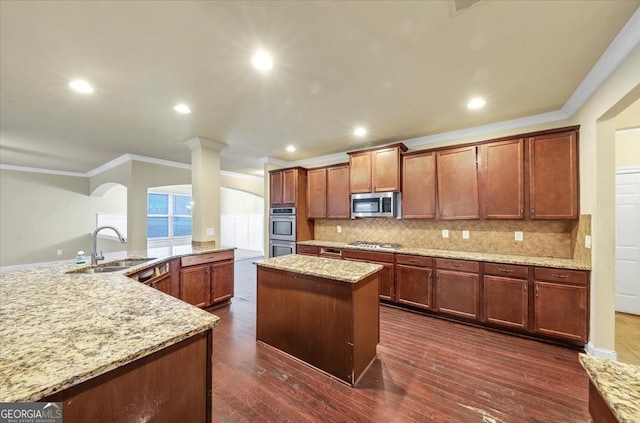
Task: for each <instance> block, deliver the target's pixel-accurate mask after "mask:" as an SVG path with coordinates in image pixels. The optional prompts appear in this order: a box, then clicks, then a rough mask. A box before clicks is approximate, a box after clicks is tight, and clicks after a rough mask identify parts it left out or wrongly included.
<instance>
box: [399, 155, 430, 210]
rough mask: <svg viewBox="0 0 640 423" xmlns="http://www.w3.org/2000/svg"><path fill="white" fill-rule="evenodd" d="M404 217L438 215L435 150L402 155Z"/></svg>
mask: <svg viewBox="0 0 640 423" xmlns="http://www.w3.org/2000/svg"><path fill="white" fill-rule="evenodd" d="M402 217H403V218H405V219H408V218H409V219H411V218H413V219H434V218H435V217H436V156H435V153H433V152H420V153H417V154H415V153H410V154H405V155H404V156H403V157H402Z"/></svg>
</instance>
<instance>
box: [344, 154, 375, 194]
mask: <svg viewBox="0 0 640 423" xmlns="http://www.w3.org/2000/svg"><path fill="white" fill-rule="evenodd" d="M349 191H350V192H351V194H358V193H362V192H371V152H370V151H365V152H361V153H353V154H351V155H349Z"/></svg>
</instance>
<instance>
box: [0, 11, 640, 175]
mask: <svg viewBox="0 0 640 423" xmlns="http://www.w3.org/2000/svg"><path fill="white" fill-rule="evenodd" d="M639 6H640V0H626V1H616V0H605V1H597V0H585V1H580V0H576V1H489V0H485V1H481V2H480V3H477V4H476V5H474V6H472V7H471V8H470V9H468V10H466V11H465V12H463V13H460V14H458V15H456V16H452V13H450V8H449V2H447V1H342V2H337V1H336V2H333V1H322V2H311V1H296V2H286V1H280V2H261V1H251V2H240V1H236V2H224V1H215V2H214V1H210V2H205V1H157V2H151V1H149V2H142V1H130V2H124V1H103V2H93V1H92V2H88V1H85V2H80V1H67V2H60V1H38V2H35V1H2V2H0V153H1V156H0V162H1V163H2V164H9V165H17V166H27V167H37V168H46V169H54V170H63V171H72V172H87V171H89V170H91V169H94V168H96V167H98V166H100V165H102V164H104V163H106V162H108V161H110V160H113V159H115V158H116V157H119V156H121V155H122V154H126V153H131V154H136V155H142V156H148V157H154V158H159V159H165V160H173V161H178V162H183V163H189V162H190V151H189V149H188V148H187V147H186V146H185V145H184V144H183V142H184V141H186V140H189V139H191V138H194V137H201V138H205V139H209V140H213V141H220V142H223V143H226V144H227V145H228V147H226V148H225V149H224V150H223V151H222V156H223V161H222V167H223V169H224V170H230V171H237V172H244V173H256V171H259V170H261V168H262V165H261V164H260V162H259V158H260V157H264V156H272V157H277V158H279V159H281V160H287V161H290V160H300V159H305V158H309V157H316V156H320V155H326V154H332V153H336V152H342V151H346V150H353V149H356V148H360V147H365V146H370V145H376V144H383V143H387V142H390V141H396V140H406V139H409V138H413V137H417V136H422V135H429V134H435V133H442V132H445V131H451V130H456V129H462V128H469V127H473V126H477V125H482V124H487V123H491V122H499V121H504V120H508V119H514V118H519V117H525V116H531V115H535V114H539V113H544V112H549V111H554V110H558V109H560V108H561V107H562V106H563V105H564V104H565V102H567V100H568V99H569V97H570V96H571V94H572V93H573V92H574V90H576V88H577V87H578V85H579V84H580V83H581V82H582V80H583V79H584V78H585V76H586V75H587V73H588V72H589V71H590V70H591V69H592V67H593V66H594V64H595V63H596V61H597V60H598V59H599V58H600V56H601V55H602V54H603V52H604V51H605V50H606V48H607V47H608V46H609V44H610V43H611V42H612V41H613V39H614V38H615V36H616V35H617V34H618V32H619V31H620V30H621V28H622V27H623V26H624V25H625V23H626V22H627V21H628V20H629V18H630V17H631V16H632V15H633V13H634V12H635V11H636V9H637V8H638V7H639ZM259 47H260V48H264V49H266V50H268V51H270V52H271V53H272V55H273V56H274V61H275V66H274V68H273V69H272V70H271V71H270V72H269V73H266V74H263V73H260V72H258V71H257V70H255V69H254V68H253V67H252V66H251V63H250V57H251V55H252V53H253V52H254V51H255V50H256V49H257V48H259ZM74 78H84V79H86V80H88V81H90V82H91V83H92V84H93V86H94V87H95V89H96V91H95V93H93V94H91V95H81V94H78V93H75V92H73V91H71V90H70V89H69V87H68V86H67V84H68V82H69V81H70V80H71V79H74ZM477 95H479V96H483V97H485V98H486V100H487V105H486V107H485V108H484V109H482V110H478V111H470V110H467V108H466V107H465V104H466V102H467V101H468V100H469V99H470V98H471V97H472V96H477ZM178 102H184V103H186V104H188V105H189V106H190V108H191V110H192V113H191V114H190V115H180V114H177V113H176V112H174V110H173V106H174V105H175V104H176V103H178ZM356 125H364V126H366V127H367V128H368V129H369V134H368V135H367V136H366V137H365V139H364V140H362V139H356V138H355V137H354V136H353V135H352V134H351V132H352V130H353V128H354V127H355V126H356ZM289 144H293V145H295V146H296V147H297V148H298V151H297V152H295V153H293V154H290V153H286V151H285V147H286V146H287V145H289Z"/></svg>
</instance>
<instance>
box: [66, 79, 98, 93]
mask: <svg viewBox="0 0 640 423" xmlns="http://www.w3.org/2000/svg"><path fill="white" fill-rule="evenodd" d="M69 86H70V87H71V88H73V89H74V90H76V91H78V92H80V93H85V94H91V93H92V92H93V87H92V86H91V84H89V83H88V82H87V81H85V80H82V79H76V80H74V81H71V82H69Z"/></svg>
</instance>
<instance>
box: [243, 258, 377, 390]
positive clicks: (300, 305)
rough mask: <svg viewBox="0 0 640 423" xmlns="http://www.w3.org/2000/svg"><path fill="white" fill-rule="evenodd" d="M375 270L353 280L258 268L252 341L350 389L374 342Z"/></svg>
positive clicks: (371, 353) (368, 360)
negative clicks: (255, 324) (298, 361)
mask: <svg viewBox="0 0 640 423" xmlns="http://www.w3.org/2000/svg"><path fill="white" fill-rule="evenodd" d="M379 307H380V305H379V301H378V272H376V273H374V274H373V275H371V276H368V277H366V278H364V279H362V280H360V281H359V282H356V283H349V282H342V281H337V280H333V279H326V278H320V277H315V276H309V275H303V274H299V273H294V272H288V271H284V270H277V269H272V268H266V267H260V266H259V267H258V288H257V331H256V332H257V339H258V341H261V342H263V343H265V344H268V345H271V346H272V347H275V348H277V349H279V350H281V351H283V352H285V353H287V354H289V355H291V356H293V357H295V358H298V359H300V360H302V361H303V362H305V363H307V364H310V365H312V366H314V367H316V368H318V369H320V370H322V371H324V372H326V373H328V374H330V375H333V376H335V377H336V378H338V379H340V380H342V381H344V382H347V383H348V384H349V385H351V386H355V385H356V383H357V382H358V380H359V378H360V376H362V374H363V373H364V372H365V370H367V368H368V367H369V365H370V364H371V362H372V361H373V360H374V359H375V357H376V346H377V345H378V341H379V338H380V308H379Z"/></svg>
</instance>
